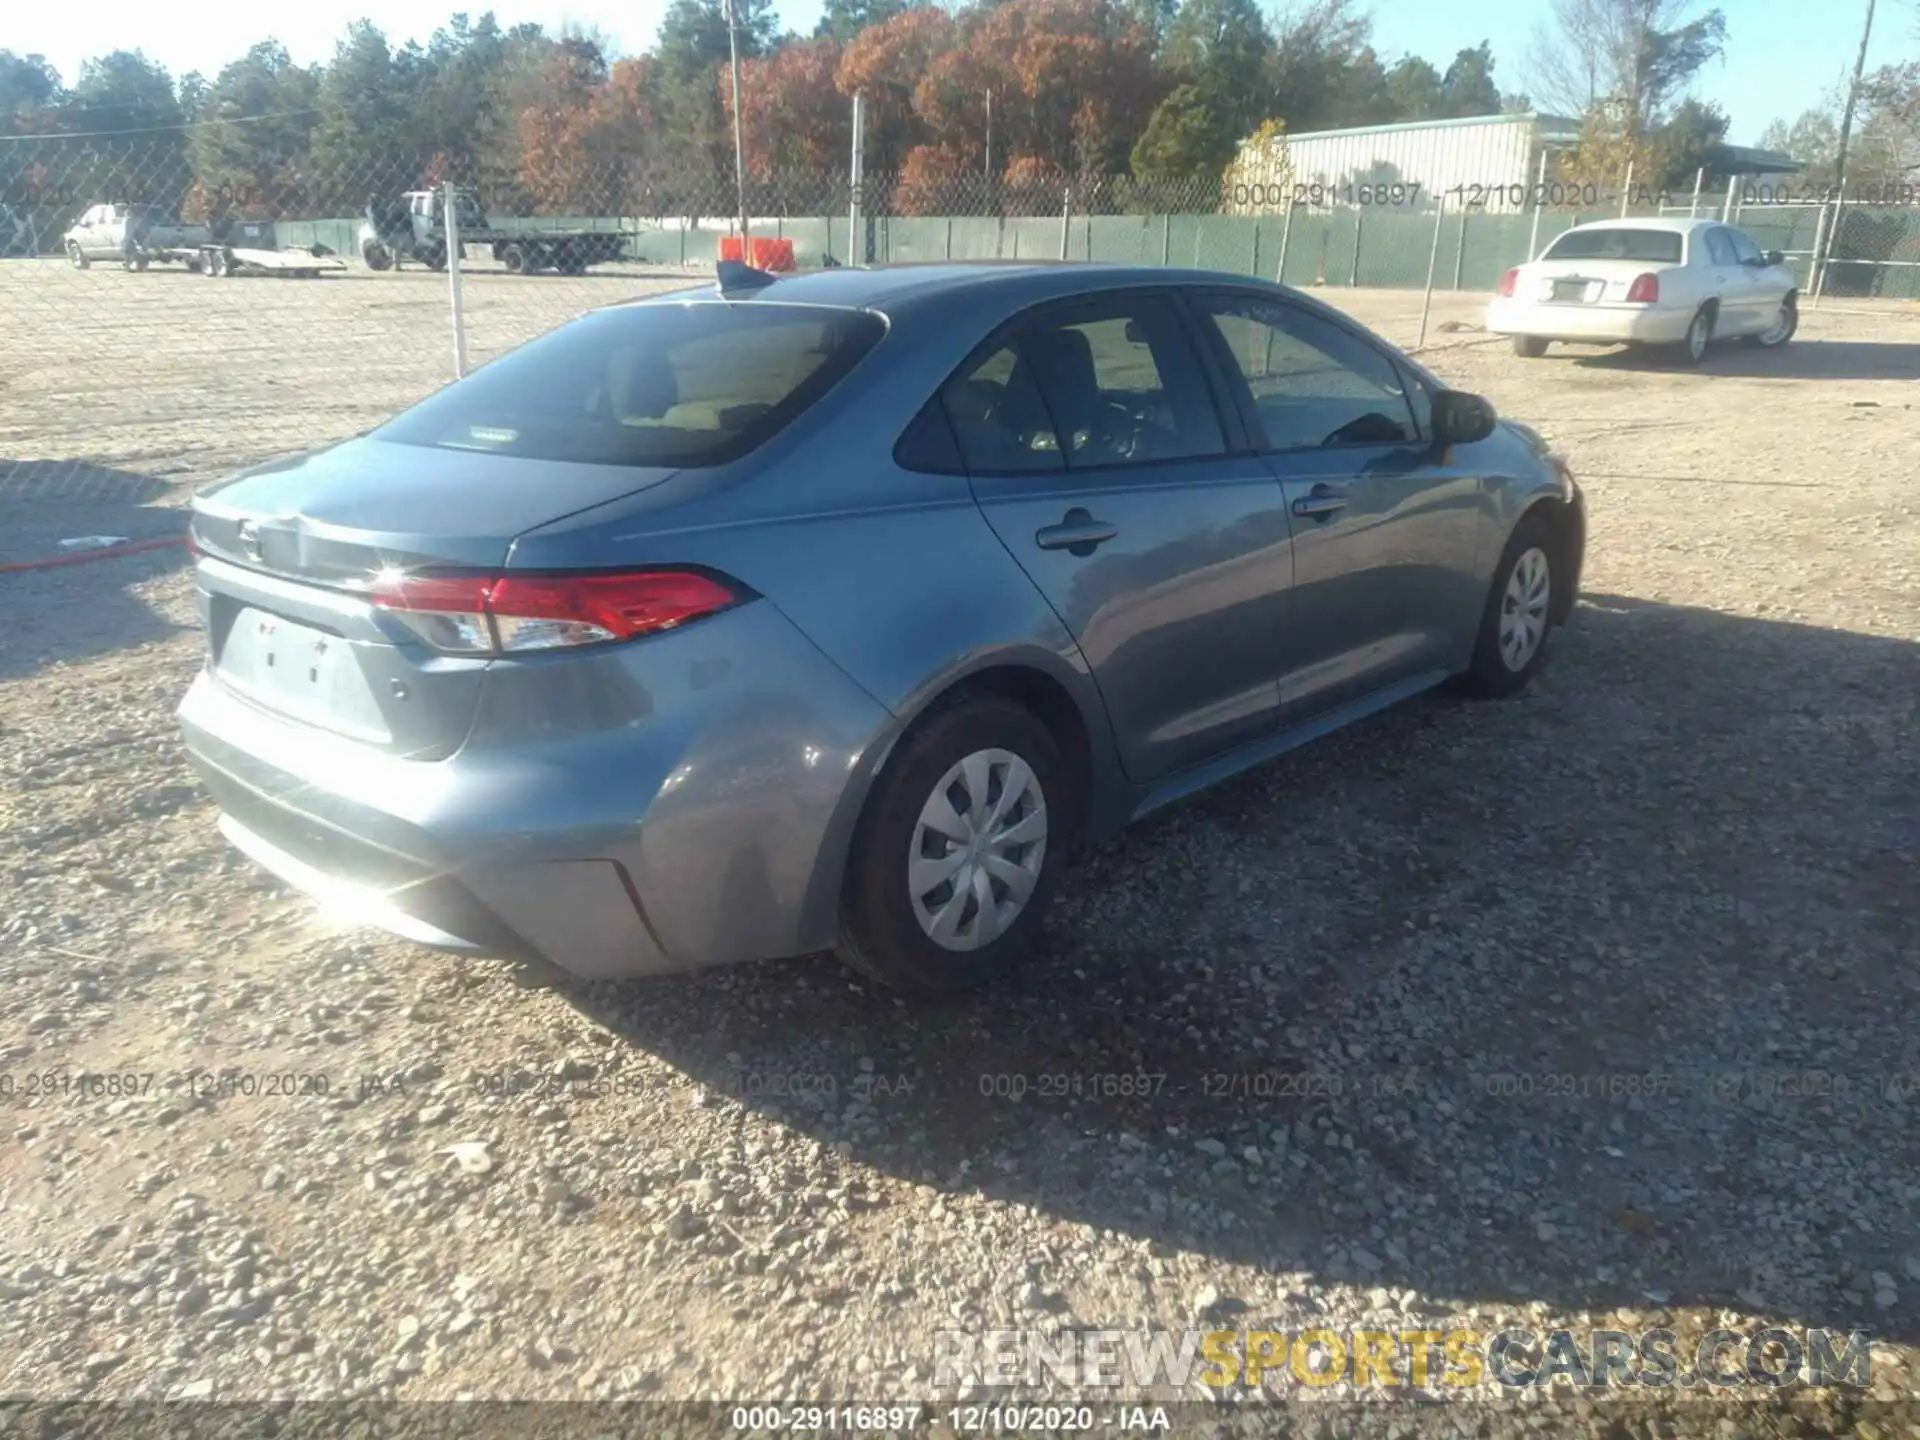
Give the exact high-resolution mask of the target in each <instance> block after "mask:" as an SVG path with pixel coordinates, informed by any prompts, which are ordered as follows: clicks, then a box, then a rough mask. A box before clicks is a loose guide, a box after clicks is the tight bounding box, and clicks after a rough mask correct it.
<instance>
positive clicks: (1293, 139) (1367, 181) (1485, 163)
mask: <svg viewBox="0 0 1920 1440" xmlns="http://www.w3.org/2000/svg"><path fill="white" fill-rule="evenodd" d="M1579 136H1580V122H1579V121H1577V120H1569V119H1566V118H1564V117H1561V116H1557V115H1476V116H1472V117H1470V118H1467V119H1464V120H1416V121H1412V122H1410V123H1408V124H1404V125H1373V126H1368V127H1365V128H1363V129H1357V130H1319V131H1310V132H1308V133H1306V134H1303V135H1287V136H1280V137H1276V138H1275V139H1273V140H1272V141H1269V142H1265V143H1266V146H1267V149H1268V153H1266V154H1255V153H1253V151H1254V150H1255V148H1256V142H1253V141H1249V142H1247V145H1246V146H1245V147H1243V149H1242V151H1241V155H1240V158H1239V161H1238V163H1237V164H1236V165H1235V167H1234V170H1235V172H1236V173H1237V174H1239V175H1244V176H1246V177H1248V178H1249V179H1253V178H1255V177H1260V178H1263V179H1266V180H1268V181H1269V184H1270V185H1271V183H1273V182H1276V181H1279V180H1280V179H1281V178H1282V177H1286V180H1287V188H1288V189H1289V191H1290V195H1289V197H1288V198H1291V199H1293V200H1298V201H1300V202H1301V203H1304V204H1309V205H1316V206H1317V205H1361V206H1366V207H1368V208H1377V207H1380V206H1382V205H1384V206H1387V207H1388V208H1392V209H1408V210H1424V209H1429V208H1431V206H1432V204H1433V198H1434V196H1435V195H1436V194H1441V193H1444V194H1445V195H1446V199H1447V208H1448V209H1449V210H1453V209H1457V208H1460V207H1462V206H1472V207H1474V208H1476V209H1483V210H1485V211H1487V212H1489V213H1494V214H1513V213H1516V212H1519V211H1523V210H1527V209H1530V208H1532V206H1533V205H1534V203H1535V200H1536V197H1535V196H1534V195H1533V193H1532V191H1533V189H1534V187H1535V185H1536V183H1537V182H1538V181H1539V180H1540V178H1541V166H1540V157H1541V155H1542V154H1543V153H1544V152H1545V151H1548V150H1559V149H1565V148H1566V147H1568V146H1570V145H1572V144H1573V143H1574V142H1575V141H1576V140H1578V139H1579ZM1282 152H1283V153H1282ZM1383 186H1384V187H1385V190H1384V193H1382V190H1381V187H1383ZM1415 187H1418V188H1417V189H1416V188H1415ZM1246 198H1247V199H1250V200H1255V201H1256V202H1257V201H1264V200H1268V199H1271V198H1274V197H1271V196H1267V195H1261V196H1258V197H1255V196H1252V195H1249V196H1248V197H1246ZM1547 203H1548V204H1559V203H1563V201H1562V200H1561V199H1560V198H1558V197H1548V198H1547ZM1575 203H1577V202H1575ZM1236 208H1237V207H1236ZM1248 208H1257V209H1267V208H1269V207H1268V206H1267V205H1266V204H1260V203H1256V204H1255V205H1252V206H1249V207H1248Z"/></svg>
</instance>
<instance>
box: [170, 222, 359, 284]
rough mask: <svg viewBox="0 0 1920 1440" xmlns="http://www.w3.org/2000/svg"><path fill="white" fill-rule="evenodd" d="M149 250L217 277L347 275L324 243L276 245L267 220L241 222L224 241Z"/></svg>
mask: <svg viewBox="0 0 1920 1440" xmlns="http://www.w3.org/2000/svg"><path fill="white" fill-rule="evenodd" d="M149 253H151V254H153V255H154V256H156V257H158V258H162V259H167V260H178V261H180V262H182V263H183V264H185V265H186V267H187V268H188V269H189V270H198V271H199V272H200V273H201V274H202V275H206V276H210V277H212V278H213V279H216V280H219V279H224V278H226V277H227V276H230V275H279V276H284V277H285V278H287V279H295V280H308V279H314V278H317V277H319V276H321V275H344V274H345V273H346V271H347V262H346V261H345V260H343V259H341V258H340V257H339V256H338V255H336V254H334V253H333V251H331V250H329V249H327V248H326V247H325V246H324V245H317V246H316V245H288V246H280V245H276V244H275V243H274V234H273V224H272V222H271V221H265V220H254V221H241V222H240V223H239V224H237V225H234V226H232V227H231V228H230V229H229V230H228V231H227V234H226V238H225V239H224V240H217V241H209V242H207V243H206V244H204V245H189V246H179V247H175V248H173V249H167V250H157V251H152V252H149Z"/></svg>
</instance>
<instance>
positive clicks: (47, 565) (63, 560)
mask: <svg viewBox="0 0 1920 1440" xmlns="http://www.w3.org/2000/svg"><path fill="white" fill-rule="evenodd" d="M186 543H187V537H186V536H184V535H170V536H168V537H167V538H166V539H164V540H134V541H131V542H129V543H128V544H125V545H104V546H102V547H101V548H100V549H98V550H82V551H79V552H78V553H77V554H73V555H55V556H53V557H52V558H51V559H47V560H20V561H16V562H15V563H13V564H11V565H0V575H14V574H18V573H19V572H20V571H22V570H55V569H58V568H59V567H60V566H62V565H85V564H86V563H87V562H88V561H90V560H111V559H113V558H114V556H116V555H137V554H139V553H140V552H141V551H142V550H160V549H163V548H165V547H166V546H168V545H184V544H186Z"/></svg>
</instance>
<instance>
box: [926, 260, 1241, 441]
mask: <svg viewBox="0 0 1920 1440" xmlns="http://www.w3.org/2000/svg"><path fill="white" fill-rule="evenodd" d="M940 399H941V403H942V404H943V405H944V406H945V407H946V411H947V415H948V418H949V419H950V420H951V421H952V423H953V431H954V435H955V436H956V437H957V439H958V441H959V445H960V450H961V453H962V454H963V455H964V456H965V457H966V462H967V468H968V469H969V470H971V471H973V472H974V473H975V474H1003V475H1004V474H1026V473H1034V472H1046V471H1054V470H1060V469H1062V468H1065V469H1070V470H1099V469H1107V468H1111V467H1117V466H1126V465H1141V464H1152V463H1156V462H1161V461H1171V460H1186V459H1193V458H1198V457H1205V456H1210V455H1220V454H1224V453H1225V451H1226V442H1225V439H1224V437H1223V436H1222V433H1221V429H1220V417H1219V415H1218V413H1217V412H1216V411H1215V408H1214V404H1213V395H1212V392H1211V391H1210V390H1209V388H1208V386H1207V382H1206V380H1205V379H1204V378H1203V376H1202V375H1201V372H1200V367H1199V362H1198V361H1197V360H1196V358H1195V357H1194V354H1193V351H1192V349H1191V347H1190V346H1189V345H1188V344H1187V341H1186V337H1185V335H1184V334H1183V333H1182V331H1181V328H1180V320H1179V317H1178V315H1177V313H1176V312H1175V311H1174V310H1173V309H1172V308H1171V307H1170V306H1169V305H1168V304H1167V303H1166V302H1165V301H1164V300H1161V299H1159V298H1157V297H1154V296H1129V297H1125V298H1122V299H1118V300H1114V301H1107V302H1101V303H1098V304H1095V305H1074V306H1070V307H1066V308H1055V307H1048V308H1047V309H1044V310H1042V311H1041V312H1039V313H1038V314H1034V315H1032V316H1030V317H1029V318H1027V319H1025V320H1024V321H1021V322H1019V323H1017V324H1016V325H1015V326H1014V328H1013V330H1012V332H1011V333H1010V334H1009V335H1008V336H1007V339H1006V342H1005V343H1004V344H1003V345H1001V346H1000V347H999V348H997V349H995V350H994V351H993V352H992V353H991V354H989V355H987V356H985V357H984V358H983V359H981V360H979V361H978V362H977V363H975V364H973V365H971V366H969V367H968V368H967V369H966V370H964V371H962V372H961V373H960V374H959V375H957V376H955V377H954V378H953V379H952V380H951V381H949V382H948V383H947V384H946V386H945V387H944V388H943V389H942V390H941V393H940Z"/></svg>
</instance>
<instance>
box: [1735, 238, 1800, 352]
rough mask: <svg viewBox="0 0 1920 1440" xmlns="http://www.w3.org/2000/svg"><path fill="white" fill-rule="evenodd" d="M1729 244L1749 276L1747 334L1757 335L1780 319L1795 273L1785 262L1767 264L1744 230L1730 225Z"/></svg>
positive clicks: (1742, 269)
mask: <svg viewBox="0 0 1920 1440" xmlns="http://www.w3.org/2000/svg"><path fill="white" fill-rule="evenodd" d="M1727 243H1728V244H1729V245H1730V246H1732V247H1733V258H1734V261H1735V263H1736V264H1738V265H1739V267H1740V269H1741V272H1742V273H1743V274H1744V276H1745V277H1746V285H1745V291H1746V297H1745V302H1744V308H1745V309H1746V312H1747V317H1746V325H1745V330H1744V333H1747V334H1757V333H1758V332H1760V331H1762V330H1767V329H1769V328H1771V327H1772V325H1773V323H1774V322H1775V321H1776V320H1778V319H1779V318H1780V304H1781V302H1782V301H1783V300H1785V299H1786V298H1787V292H1788V291H1789V290H1791V289H1792V288H1793V276H1792V274H1791V273H1790V272H1789V271H1788V270H1787V268H1786V267H1785V266H1784V265H1769V264H1767V257H1766V256H1764V255H1762V254H1761V253H1760V247H1759V246H1758V245H1756V244H1754V243H1753V238H1752V237H1751V236H1750V235H1748V234H1747V233H1746V232H1745V231H1744V230H1736V229H1734V228H1733V227H1732V226H1728V227H1727Z"/></svg>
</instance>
